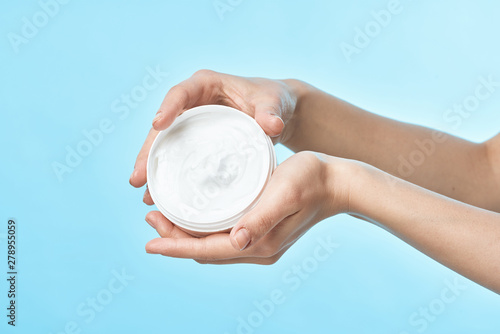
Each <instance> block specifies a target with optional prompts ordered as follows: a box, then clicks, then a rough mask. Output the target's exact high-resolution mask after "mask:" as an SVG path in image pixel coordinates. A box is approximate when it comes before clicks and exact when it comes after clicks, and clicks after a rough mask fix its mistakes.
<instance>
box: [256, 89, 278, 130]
mask: <svg viewBox="0 0 500 334" xmlns="http://www.w3.org/2000/svg"><path fill="white" fill-rule="evenodd" d="M282 108H283V106H282V103H281V100H280V99H277V98H267V99H266V100H264V101H262V102H259V103H258V104H257V105H256V107H255V120H256V121H257V123H259V125H260V126H261V128H262V129H263V130H264V132H265V133H266V134H267V135H268V136H270V137H277V136H279V135H280V134H281V132H282V131H283V128H284V127H285V123H284V122H283V119H282V118H281V116H282V113H283V111H282Z"/></svg>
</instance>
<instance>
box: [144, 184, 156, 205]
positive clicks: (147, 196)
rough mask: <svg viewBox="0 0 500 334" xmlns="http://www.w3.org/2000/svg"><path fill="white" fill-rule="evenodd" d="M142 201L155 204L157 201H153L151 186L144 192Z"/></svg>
mask: <svg viewBox="0 0 500 334" xmlns="http://www.w3.org/2000/svg"><path fill="white" fill-rule="evenodd" d="M142 201H143V202H144V203H146V204H147V205H153V204H155V202H154V201H153V198H152V197H151V193H150V192H149V188H146V191H145V192H144V197H143V198H142Z"/></svg>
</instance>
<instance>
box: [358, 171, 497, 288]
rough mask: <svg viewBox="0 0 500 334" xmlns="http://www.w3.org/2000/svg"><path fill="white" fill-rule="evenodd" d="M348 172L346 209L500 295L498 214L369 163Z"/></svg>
mask: <svg viewBox="0 0 500 334" xmlns="http://www.w3.org/2000/svg"><path fill="white" fill-rule="evenodd" d="M355 170H356V172H355V173H354V174H353V175H351V177H350V179H351V180H352V181H351V182H352V183H351V186H350V203H349V211H350V212H351V213H353V214H354V215H358V216H361V217H362V218H365V219H366V220H369V221H371V222H374V223H376V224H377V225H379V226H381V227H383V228H385V229H387V230H388V231H390V232H391V233H393V234H394V235H396V236H398V237H399V238H401V239H402V240H404V241H405V242H407V243H409V244H410V245H412V246H414V247H415V248H417V249H418V250H420V251H422V252H423V253H425V254H427V255H429V256H430V257H432V258H433V259H435V260H437V261H439V262H441V263H442V264H444V265H445V266H447V267H449V268H451V269H452V270H455V271H456V272H458V273H460V274H462V275H464V276H466V277H468V278H470V279H472V280H474V281H476V282H478V283H479V284H481V285H483V286H485V287H487V288H489V289H491V290H493V291H495V292H497V293H500V214H498V213H494V212H491V211H487V210H484V209H480V208H477V207H474V206H470V205H467V204H464V203H461V202H458V201H455V200H452V199H449V198H447V197H444V196H442V195H439V194H436V193H434V192H431V191H429V190H426V189H423V188H421V187H418V186H416V185H414V184H411V183H409V182H406V181H403V180H400V179H398V178H395V177H393V176H390V175H388V174H386V173H384V172H382V171H380V170H378V169H375V168H373V167H369V166H362V167H360V168H355Z"/></svg>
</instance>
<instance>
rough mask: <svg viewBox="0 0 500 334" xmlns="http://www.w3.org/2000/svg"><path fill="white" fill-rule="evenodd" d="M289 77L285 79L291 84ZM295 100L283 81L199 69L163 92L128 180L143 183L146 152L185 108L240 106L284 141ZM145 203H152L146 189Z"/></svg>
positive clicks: (268, 132)
mask: <svg viewBox="0 0 500 334" xmlns="http://www.w3.org/2000/svg"><path fill="white" fill-rule="evenodd" d="M292 81H293V80H287V82H288V83H290V84H291V83H292ZM296 103H297V96H296V94H295V93H294V90H293V89H292V88H291V87H290V86H289V85H288V84H286V83H285V81H278V80H270V79H263V78H243V77H237V76H232V75H228V74H222V73H217V72H213V71H209V70H201V71H198V72H196V73H195V74H194V75H193V76H192V77H190V78H189V79H187V80H185V81H183V82H181V83H180V84H178V85H176V86H174V87H172V88H171V89H170V91H169V92H168V93H167V95H166V96H165V99H164V100H163V103H162V104H161V106H160V110H159V111H158V113H157V114H156V117H155V119H154V120H153V128H152V129H151V130H150V132H149V134H148V136H147V138H146V141H145V142H144V145H143V146H142V148H141V151H140V152H139V155H138V156H137V160H136V163H135V167H134V171H133V173H132V176H131V177H130V184H131V185H133V186H134V187H142V186H143V185H144V184H146V164H147V159H148V154H149V150H150V149H151V145H152V144H153V141H154V139H155V138H156V136H157V135H158V131H161V130H164V129H166V128H167V127H168V126H170V125H171V124H172V122H173V121H174V120H175V118H176V117H177V116H179V115H180V114H182V113H183V112H184V111H186V110H187V109H190V108H193V107H196V106H200V105H205V104H222V105H226V106H229V107H233V108H236V109H239V110H241V111H243V112H244V113H246V114H248V115H250V116H251V117H253V118H255V120H256V121H257V123H259V125H260V126H261V127H262V129H263V130H264V132H265V133H266V134H268V135H269V136H270V137H273V141H274V143H277V142H283V141H284V140H285V139H286V138H287V137H290V136H291V132H293V131H292V129H291V126H290V125H289V124H288V123H289V121H290V119H291V118H292V115H293V113H294V111H295V106H296ZM285 125H286V126H285ZM144 203H146V204H148V205H152V204H154V203H153V200H152V199H151V196H150V194H149V191H148V190H147V189H146V192H145V193H144Z"/></svg>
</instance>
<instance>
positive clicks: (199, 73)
mask: <svg viewBox="0 0 500 334" xmlns="http://www.w3.org/2000/svg"><path fill="white" fill-rule="evenodd" d="M216 73H217V72H215V71H212V70H208V69H201V70H198V71H196V72H194V74H193V77H194V76H201V77H208V76H213V75H214V74H216Z"/></svg>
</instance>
